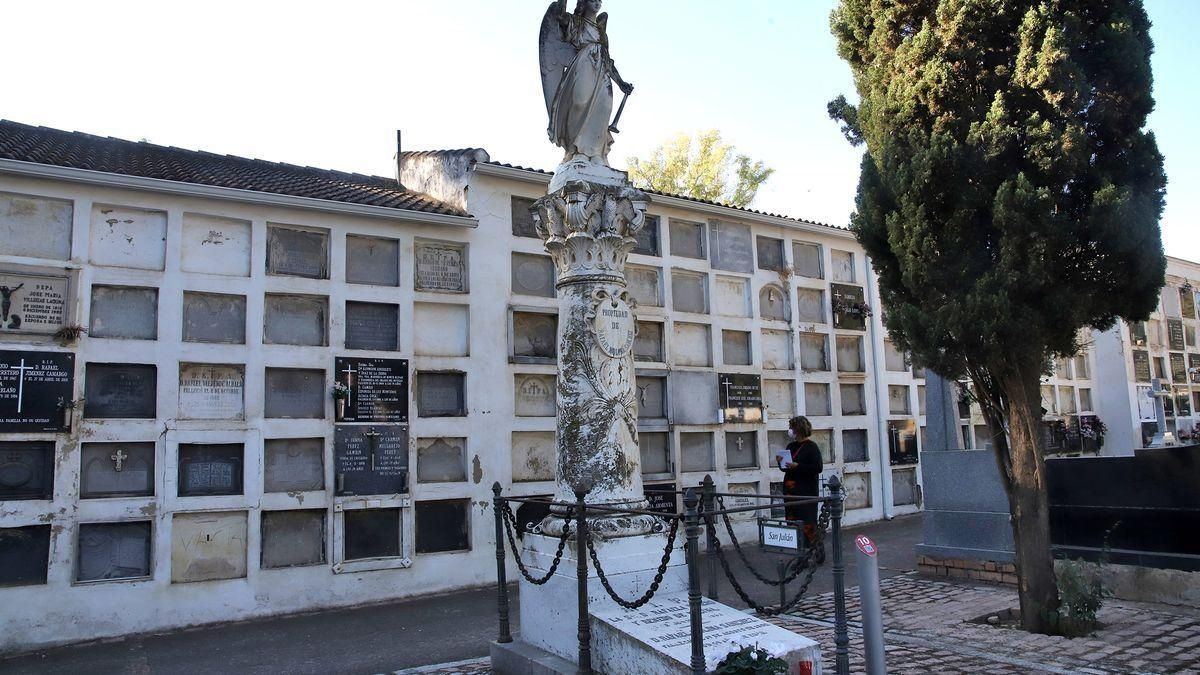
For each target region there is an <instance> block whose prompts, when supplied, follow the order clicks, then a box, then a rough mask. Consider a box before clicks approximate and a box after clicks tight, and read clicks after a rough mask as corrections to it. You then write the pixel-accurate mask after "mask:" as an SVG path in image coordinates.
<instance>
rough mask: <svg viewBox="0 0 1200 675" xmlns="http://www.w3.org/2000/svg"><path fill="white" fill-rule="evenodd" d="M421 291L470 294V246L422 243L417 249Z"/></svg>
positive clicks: (417, 278) (417, 285)
mask: <svg viewBox="0 0 1200 675" xmlns="http://www.w3.org/2000/svg"><path fill="white" fill-rule="evenodd" d="M415 250H416V266H415V272H414V273H415V275H416V278H415V285H416V289H417V290H418V291H434V292H439V293H466V292H467V245H466V244H455V243H450V242H431V241H418V242H417V243H416V245H415Z"/></svg>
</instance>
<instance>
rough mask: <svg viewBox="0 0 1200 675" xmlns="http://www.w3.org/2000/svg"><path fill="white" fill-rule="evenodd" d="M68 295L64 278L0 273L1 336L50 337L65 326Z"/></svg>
mask: <svg viewBox="0 0 1200 675" xmlns="http://www.w3.org/2000/svg"><path fill="white" fill-rule="evenodd" d="M68 245H69V244H68ZM69 291H70V281H69V279H68V278H67V277H56V276H46V275H40V274H10V273H6V272H5V273H0V333H17V334H22V333H29V334H37V335H53V334H54V333H55V332H56V331H58V329H59V328H62V326H63V324H64V323H66V311H67V298H68V294H69Z"/></svg>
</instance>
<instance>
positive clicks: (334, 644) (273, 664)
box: [0, 515, 921, 675]
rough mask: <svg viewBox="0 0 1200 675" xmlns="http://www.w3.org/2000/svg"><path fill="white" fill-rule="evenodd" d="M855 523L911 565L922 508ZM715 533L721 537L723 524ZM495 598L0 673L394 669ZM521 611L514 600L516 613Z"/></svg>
mask: <svg viewBox="0 0 1200 675" xmlns="http://www.w3.org/2000/svg"><path fill="white" fill-rule="evenodd" d="M858 533H867V534H868V535H869V536H871V537H872V538H874V539H875V540H876V541H877V543H878V544H879V546H880V552H881V562H882V564H883V566H884V568H885V570H884V572H883V573H884V575H885V576H886V575H891V574H898V573H901V572H903V571H906V570H913V569H916V564H917V562H916V555H915V554H914V552H913V546H914V545H915V544H916V543H917V542H918V541H919V540H920V534H921V519H920V516H919V515H918V516H910V517H906V518H898V519H896V520H893V521H890V522H880V523H872V524H870V525H866V526H863V527H860V528H855V529H853V530H848V531H847V539H846V540H847V542H849V541H850V540H851V538H852V535H853V534H858ZM721 538H722V540H723V541H724V540H725V539H726V536H725V534H724V533H723V532H722V533H721ZM744 550H745V551H746V554H747V558H749V559H750V561H751V563H753V564H755V566H756V567H757V568H760V569H762V570H763V571H764V572H765V573H771V574H773V573H774V572H775V560H776V556H774V555H773V554H765V553H762V552H760V551H758V550H757V548H756V542H755V541H751V542H748V545H747V546H746V548H745V549H744ZM729 555H730V557H731V558H732V559H733V563H732V564H733V565H734V567H735V569H737V570H739V573H740V575H741V576H742V577H743V578H746V579H747V580H749V576H748V575H746V574H745V573H744V570H743V568H742V566H741V562H740V561H738V560H736V555H735V554H734V553H733V552H732V551H730V552H729ZM848 558H849V556H848ZM829 567H830V566H829V565H828V564H826V565H825V566H824V567H822V568H821V569H820V570H819V571H818V573H817V574H816V576H815V577H814V578H813V582H812V586H811V587H810V590H809V593H813V594H817V593H825V592H828V591H831V590H832V588H833V580H832V576H831V575H830V572H829ZM854 575H855V571H854V568H853V563H852V561H851V564H850V566H849V567H848V569H847V579H848V580H853V579H855V578H856V577H855V576H854ZM720 576H721V580H722V583H721V584H720V587H719V594H720V599H721V601H722V602H725V603H726V604H729V605H732V606H736V607H739V608H741V607H745V606H746V605H745V603H743V602H742V601H741V600H740V599H738V598H737V597H736V596H735V595H734V592H733V588H732V587H731V586H730V585H729V583H728V582H727V581H725V580H724V575H720ZM847 583H848V584H850V583H853V582H852V581H848V582H847ZM749 588H750V593H751V597H752V599H755V601H756V602H760V603H764V604H765V603H777V602H778V600H777V597H778V593H777V592H775V591H772V590H770V589H766V588H765V587H761V586H760V587H758V588H754V587H749ZM509 595H510V597H511V598H513V599H514V601H515V600H516V599H517V593H516V587H515V586H513V590H512V591H511V592H510V594H509ZM495 606H496V601H495V591H494V590H493V589H490V588H485V589H477V590H470V591H463V592H459V593H453V594H447V595H442V596H437V597H430V598H423V599H418V600H411V601H406V602H397V603H390V604H386V605H376V606H372V607H360V608H355V609H347V610H334V611H326V612H319V613H312V614H305V615H298V616H288V617H280V618H276V619H268V620H261V621H252V622H245V623H239V624H231V625H224V626H219V627H216V628H200V629H194V630H187V631H178V632H174V633H168V634H163V635H142V636H135V637H130V638H127V639H124V640H118V641H109V642H104V643H99V644H90V645H81V646H77V647H63V648H58V649H51V650H44V651H39V652H35V653H33V654H28V655H25V656H18V657H15V658H11V659H7V660H0V673H39V674H40V673H138V674H144V673H152V674H155V675H160V674H161V675H174V674H176V673H178V674H180V675H182V674H184V673H186V674H189V675H191V674H198V675H202V674H206V673H213V674H217V673H220V674H222V675H223V674H225V673H254V674H258V673H263V674H265V673H347V674H368V673H382V672H391V671H395V670H398V669H404V668H412V667H417V666H423V665H426V664H441V663H447V662H455V661H460V660H462V659H472V658H478V657H482V656H485V655H486V654H487V651H488V644H489V642H490V641H491V640H493V639H494V638H495V635H496V615H495ZM517 616H518V613H517V607H516V605H515V604H514V606H513V608H512V617H513V620H514V622H515V620H516V618H517ZM514 628H517V626H514ZM472 667H479V666H472Z"/></svg>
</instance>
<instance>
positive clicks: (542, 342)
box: [512, 311, 558, 363]
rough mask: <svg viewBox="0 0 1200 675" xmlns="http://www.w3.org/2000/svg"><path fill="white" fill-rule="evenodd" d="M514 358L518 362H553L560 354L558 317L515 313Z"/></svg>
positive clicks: (513, 317) (513, 314)
mask: <svg viewBox="0 0 1200 675" xmlns="http://www.w3.org/2000/svg"><path fill="white" fill-rule="evenodd" d="M512 329H513V347H512V348H513V358H514V359H516V360H517V361H518V362H537V363H540V362H543V361H550V360H553V359H554V358H555V357H556V355H557V354H558V315H557V314H546V313H542V312H515V311H514V312H513V313H512Z"/></svg>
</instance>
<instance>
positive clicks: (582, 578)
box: [575, 490, 592, 675]
mask: <svg viewBox="0 0 1200 675" xmlns="http://www.w3.org/2000/svg"><path fill="white" fill-rule="evenodd" d="M586 494H587V491H584V490H576V491H575V518H576V522H577V524H576V525H575V558H576V565H575V577H576V578H577V579H578V581H579V624H578V632H579V672H580V673H582V674H583V675H591V672H592V628H591V626H590V625H589V624H588V621H589V619H590V617H589V613H588V587H587V582H588V579H587V577H588V571H587V540H588V527H587V504H586V503H584V501H583V498H584V496H585V495H586Z"/></svg>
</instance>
